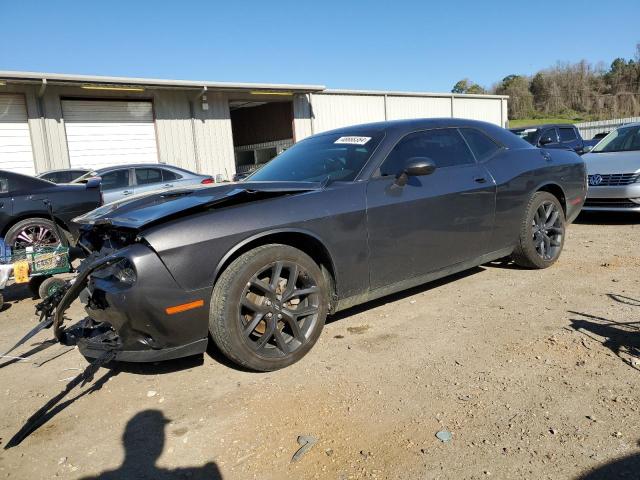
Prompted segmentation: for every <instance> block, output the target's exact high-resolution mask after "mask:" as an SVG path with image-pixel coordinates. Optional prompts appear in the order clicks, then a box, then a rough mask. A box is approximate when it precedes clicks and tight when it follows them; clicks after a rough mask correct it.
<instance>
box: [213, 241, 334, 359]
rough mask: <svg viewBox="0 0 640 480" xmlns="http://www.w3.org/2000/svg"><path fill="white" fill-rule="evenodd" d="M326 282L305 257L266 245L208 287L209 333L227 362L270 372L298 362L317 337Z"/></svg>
mask: <svg viewBox="0 0 640 480" xmlns="http://www.w3.org/2000/svg"><path fill="white" fill-rule="evenodd" d="M327 284H328V280H327V279H326V277H325V274H324V273H323V271H322V269H321V268H320V266H319V265H318V264H317V263H316V262H315V261H314V260H313V259H312V258H311V257H309V256H308V255H307V254H306V253H304V252H302V251H301V250H298V249H296V248H294V247H291V246H289V245H280V244H270V245H263V246H260V247H257V248H254V249H253V250H249V251H248V252H245V253H244V254H242V255H240V256H239V257H238V258H236V259H235V260H234V261H232V262H231V263H230V264H229V266H228V267H227V268H226V269H225V270H224V271H223V272H222V274H221V275H220V277H219V278H218V280H217V281H216V284H215V285H214V288H213V293H212V295H211V305H210V314H209V332H210V334H211V337H212V339H213V341H214V342H215V343H216V345H217V346H218V348H219V349H220V350H221V351H222V353H223V354H225V355H226V356H227V357H228V358H229V359H230V360H232V361H233V362H235V363H237V364H238V365H241V366H243V367H246V368H249V369H251V370H256V371H272V370H277V369H280V368H284V367H286V366H289V365H291V364H293V363H295V362H297V361H298V360H300V359H301V358H302V357H303V356H304V355H305V354H306V353H307V352H308V351H309V350H310V349H311V347H312V346H313V345H314V344H315V342H316V341H317V340H318V338H319V337H320V333H321V332H322V328H323V326H324V321H325V318H326V315H327V311H328V306H329V302H328V298H329V296H328V290H327Z"/></svg>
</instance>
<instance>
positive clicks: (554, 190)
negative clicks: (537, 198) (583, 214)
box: [535, 182, 567, 215]
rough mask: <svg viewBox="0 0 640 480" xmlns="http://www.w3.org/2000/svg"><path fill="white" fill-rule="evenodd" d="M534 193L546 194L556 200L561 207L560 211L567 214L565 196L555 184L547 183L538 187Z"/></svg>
mask: <svg viewBox="0 0 640 480" xmlns="http://www.w3.org/2000/svg"><path fill="white" fill-rule="evenodd" d="M535 191H536V192H548V193H550V194H551V195H553V196H554V197H556V198H557V199H558V201H559V202H560V205H561V206H562V211H563V212H564V214H565V215H566V214H567V196H566V195H565V193H564V190H563V188H562V187H561V186H560V185H558V184H557V183H553V182H549V183H545V184H542V185H539V186H538V188H537V189H536V190H535Z"/></svg>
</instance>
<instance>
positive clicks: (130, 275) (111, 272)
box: [91, 258, 138, 287]
mask: <svg viewBox="0 0 640 480" xmlns="http://www.w3.org/2000/svg"><path fill="white" fill-rule="evenodd" d="M91 276H92V277H94V278H99V279H101V280H106V281H109V282H114V283H118V284H121V286H123V287H130V286H131V285H133V284H134V283H136V281H137V279H138V275H137V273H136V268H135V266H134V265H133V263H132V262H131V261H130V260H128V259H126V258H122V259H120V260H118V261H117V262H115V263H112V264H111V265H105V266H104V267H101V268H97V269H96V270H94V271H93V272H91Z"/></svg>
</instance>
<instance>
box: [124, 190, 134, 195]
mask: <svg viewBox="0 0 640 480" xmlns="http://www.w3.org/2000/svg"><path fill="white" fill-rule="evenodd" d="M132 193H133V191H132V190H125V191H124V192H122V194H123V195H131V194H132Z"/></svg>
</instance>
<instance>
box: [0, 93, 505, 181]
mask: <svg viewBox="0 0 640 480" xmlns="http://www.w3.org/2000/svg"><path fill="white" fill-rule="evenodd" d="M2 92H3V93H20V94H23V95H24V97H25V104H26V108H27V115H28V124H29V130H30V133H31V141H32V150H33V158H34V163H35V171H36V172H37V173H40V172H43V171H46V170H51V169H57V168H68V167H69V152H68V146H67V138H66V132H65V123H64V118H63V114H62V107H61V101H62V99H65V98H85V99H97V98H99V99H116V98H117V99H130V100H150V101H152V102H153V111H154V118H155V131H156V141H157V147H158V156H159V161H161V162H165V163H170V164H173V165H177V166H180V167H183V168H187V169H189V170H193V171H197V172H201V173H208V174H211V175H217V174H222V175H223V176H224V177H226V178H231V176H232V175H233V173H234V172H235V158H234V148H233V138H232V133H231V121H230V112H229V96H230V95H231V94H226V93H221V92H208V93H207V104H208V109H206V110H204V109H203V108H202V101H201V99H200V97H199V95H198V91H197V90H180V89H175V90H172V89H154V88H149V89H147V90H145V91H144V92H140V93H133V92H127V93H123V92H117V91H100V92H97V93H96V92H91V91H88V90H85V89H82V88H81V87H80V86H60V85H49V86H47V87H46V89H45V90H44V92H43V91H42V90H41V86H40V85H26V84H25V85H17V84H11V85H5V86H3V87H2ZM39 94H42V95H39ZM506 104H507V102H506V99H505V98H501V97H481V96H459V95H448V94H407V93H403V92H388V93H385V92H357V91H335V90H334V91H326V92H323V93H314V94H296V95H294V97H293V124H294V129H295V131H294V138H295V140H296V141H297V140H301V139H302V138H305V137H307V136H309V135H312V134H313V133H318V132H323V131H326V130H330V129H333V128H338V127H342V126H347V125H355V124H360V123H367V122H375V121H383V120H385V119H389V120H392V119H402V118H421V117H450V116H458V117H463V118H474V119H478V120H485V121H488V122H492V123H495V124H497V125H502V126H504V125H505V122H506V121H507V115H506Z"/></svg>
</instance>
